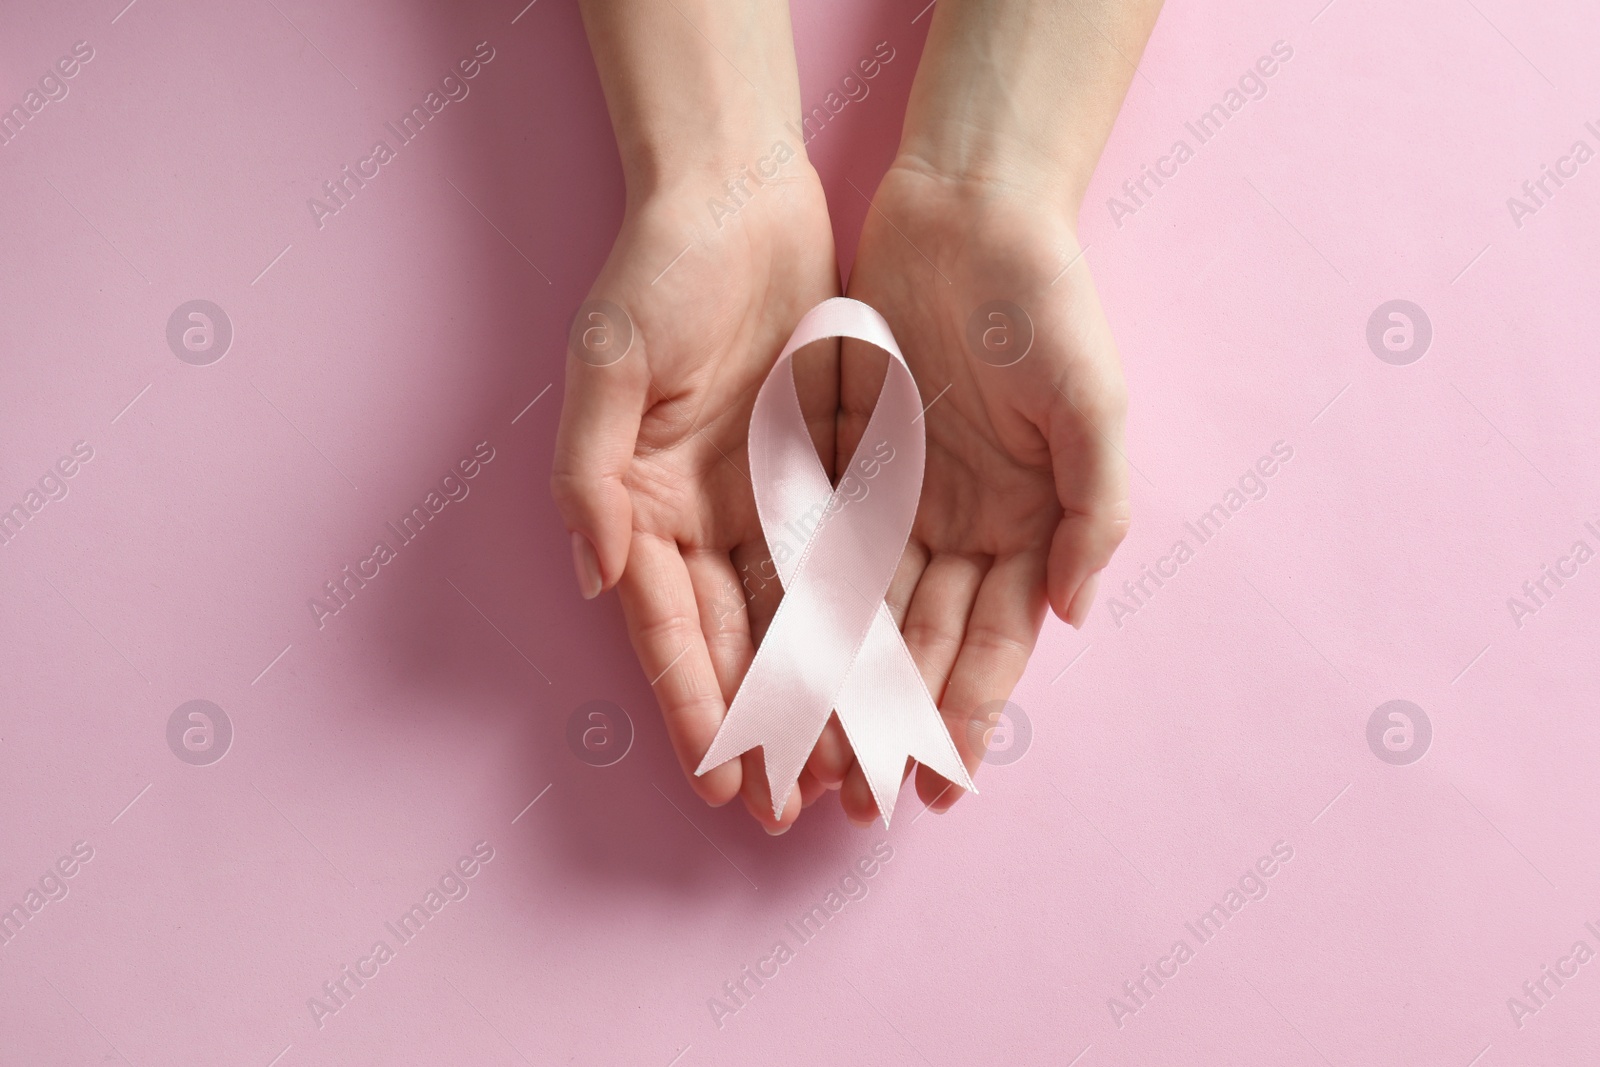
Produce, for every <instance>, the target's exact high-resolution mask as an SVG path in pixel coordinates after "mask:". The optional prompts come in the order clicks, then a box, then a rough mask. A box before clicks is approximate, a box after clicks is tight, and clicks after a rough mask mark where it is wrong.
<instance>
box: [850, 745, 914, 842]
mask: <svg viewBox="0 0 1600 1067" xmlns="http://www.w3.org/2000/svg"><path fill="white" fill-rule="evenodd" d="M914 766H916V764H914V763H912V762H911V760H909V759H908V760H906V768H905V771H904V772H903V773H902V774H901V775H900V783H901V784H902V785H904V784H905V780H906V778H907V776H909V775H910V773H911V769H912V768H913V767H914ZM839 806H840V807H841V808H843V809H844V814H845V817H846V818H847V819H849V820H850V821H851V822H852V823H854V824H855V825H857V826H861V827H866V826H871V825H872V822H873V820H874V819H876V818H877V817H878V801H877V799H876V798H875V797H873V795H872V787H871V786H870V785H868V784H867V776H866V774H865V773H864V772H863V771H862V770H861V765H860V764H859V763H852V764H851V765H850V773H849V774H848V775H846V776H845V780H844V784H843V785H842V786H840V787H839Z"/></svg>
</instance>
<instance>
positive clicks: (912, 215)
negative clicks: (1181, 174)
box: [813, 156, 1129, 821]
mask: <svg viewBox="0 0 1600 1067" xmlns="http://www.w3.org/2000/svg"><path fill="white" fill-rule="evenodd" d="M1080 251H1081V250H1080V249H1079V246H1078V242H1077V238H1076V236H1075V234H1074V227H1073V224H1072V219H1071V218H1070V217H1068V213H1067V211H1066V210H1065V209H1064V208H1062V207H1056V206H1053V205H1052V202H1051V201H1050V200H1049V199H1048V198H1045V197H1040V196H1037V195H1034V194H1032V193H1031V192H1030V191H1029V190H1028V189H1027V188H1026V187H1025V186H1022V185H1018V184H1011V183H992V182H985V181H966V180H956V179H950V178H948V177H945V176H943V175H941V174H940V173H938V172H937V171H935V170H933V169H932V168H930V167H928V166H927V165H926V164H925V163H924V162H922V161H920V160H917V159H915V158H914V157H906V156H902V157H901V159H900V160H898V161H897V162H896V164H895V165H894V166H893V167H891V168H890V170H889V172H888V174H887V175H886V176H885V177H884V179H883V182H882V184H881V185H880V186H879V187H878V191H877V195H876V196H875V197H874V200H873V206H872V210H871V212H870V213H869V215H868V218H867V222H866V225H865V227H864V228H863V231H862V235H861V245H860V249H859V251H858V252H857V256H856V263H855V269H854V271H853V272H852V274H851V278H850V292H849V295H850V296H852V297H855V298H856V299H859V300H862V301H864V302H866V303H868V304H870V305H871V306H873V307H874V308H877V309H878V311H879V312H881V313H882V314H883V316H884V318H885V319H887V320H888V322H889V325H890V327H891V328H892V329H893V331H894V335H895V338H896V340H897V341H898V342H899V344H900V348H901V350H902V351H903V352H904V353H905V356H906V360H907V362H908V363H909V365H910V367H911V370H912V373H913V375H915V377H916V379H917V383H918V385H919V387H920V388H921V391H922V397H923V402H924V403H925V404H926V405H927V409H926V411H925V413H924V416H923V419H924V422H925V424H926V427H927V440H928V459H927V471H926V474H925V476H924V481H923V489H922V499H921V502H920V504H919V506H918V509H917V517H916V522H915V525H914V526H913V528H912V533H911V542H910V544H909V545H908V546H907V549H906V554H905V556H904V557H903V559H902V560H901V564H900V568H899V571H898V572H897V574H896V576H895V579H894V582H893V584H892V585H891V587H890V591H889V598H888V600H889V605H890V608H891V609H892V610H893V611H894V613H895V615H896V617H897V619H898V620H899V622H900V625H901V628H902V629H903V630H904V632H905V637H906V644H907V646H908V647H909V648H910V649H911V653H912V657H913V658H914V659H915V660H916V661H917V663H918V665H919V666H920V667H921V668H922V672H923V677H924V679H925V680H926V681H927V684H928V689H929V691H930V692H931V693H932V694H933V695H934V698H935V700H936V702H937V703H938V705H939V709H940V712H941V713H942V714H943V716H944V719H945V724H946V726H947V727H948V728H949V730H950V734H951V737H952V738H953V739H954V740H955V742H956V747H957V749H958V750H959V751H960V752H961V754H962V757H963V759H964V760H965V762H966V765H967V768H968V770H969V771H976V770H977V766H978V764H979V763H980V762H981V761H982V757H983V752H984V746H985V738H986V735H985V727H992V726H993V720H992V719H991V718H990V717H989V715H990V713H992V712H993V711H994V710H995V708H996V707H997V706H998V705H997V704H996V703H995V702H998V701H1002V700H1004V699H1006V698H1007V697H1008V696H1009V695H1010V693H1011V690H1012V687H1013V686H1014V685H1015V684H1016V682H1017V681H1018V679H1019V678H1020V677H1021V676H1022V671H1023V668H1024V667H1025V666H1026V665H1027V662H1028V656H1029V654H1030V653H1031V652H1032V650H1033V645H1034V641H1035V639H1036V638H1037V637H1038V634H1039V628H1040V626H1041V625H1042V623H1043V620H1044V613H1045V606H1046V604H1047V603H1048V604H1049V605H1050V606H1051V607H1053V608H1054V609H1055V612H1056V614H1057V615H1059V616H1060V617H1061V618H1062V619H1064V620H1066V621H1067V622H1069V623H1071V624H1072V625H1074V626H1081V625H1082V623H1083V620H1084V618H1085V617H1086V616H1087V614H1088V611H1089V607H1090V605H1091V603H1092V600H1093V597H1094V588H1095V576H1096V575H1097V574H1098V572H1099V571H1100V569H1101V568H1102V567H1104V566H1105V565H1106V563H1107V561H1108V560H1109V559H1110V557H1111V554H1112V552H1113V551H1114V550H1115V549H1116V547H1117V545H1118V544H1119V543H1120V542H1121V541H1122V538H1123V535H1124V534H1125V532H1126V531H1127V528H1128V518H1129V512H1128V486H1127V464H1126V461H1125V459H1124V457H1123V455H1122V432H1123V414H1124V410H1125V406H1126V400H1125V396H1124V392H1123V383H1122V374H1121V369H1120V365H1119V362H1118V358H1117V349H1116V345H1115V343H1114V342H1113V340H1112V337H1111V331H1110V329H1109V327H1108V326H1107V324H1106V320H1105V316H1104V315H1103V314H1102V312H1101V310H1100V303H1099V299H1098V297H1097V296H1096V295H1095V291H1094V284H1093V282H1092V281H1091V280H1090V277H1089V271H1088V266H1087V264H1086V263H1085V262H1084V261H1083V259H1082V257H1081V254H1080ZM884 367H885V358H884V356H883V355H882V354H881V353H878V352H876V351H874V350H872V349H869V348H868V347H867V346H860V347H859V348H858V347H856V346H854V345H853V344H846V346H845V348H844V350H843V355H842V358H841V367H840V370H841V384H840V400H841V405H842V409H843V410H842V412H841V422H840V427H839V440H838V444H839V451H838V463H839V464H840V466H841V468H842V466H843V464H845V463H846V462H848V461H849V458H850V455H851V454H852V452H853V450H854V449H855V447H856V444H857V442H858V441H859V440H860V437H861V434H862V433H863V431H864V430H865V428H866V423H867V419H868V417H869V416H870V415H871V412H872V408H873V405H874V404H875V403H876V399H877V393H878V389H879V387H880V386H881V384H882V381H883V375H884ZM825 759H826V754H825V753H823V752H822V751H821V750H819V752H818V754H817V755H816V756H814V757H813V764H814V765H815V766H814V767H813V774H814V775H817V776H820V777H824V778H832V777H833V776H835V775H837V774H838V773H839V768H838V764H837V763H834V764H832V765H831V766H822V765H821V764H822V762H823V761H824V760H825ZM917 792H918V794H919V795H920V796H921V798H922V800H923V801H924V803H927V804H929V805H931V806H933V807H934V809H935V810H936V811H942V810H945V809H947V808H948V807H949V806H950V805H951V804H953V803H954V802H955V800H956V799H957V798H958V797H959V795H960V794H961V790H960V789H958V788H956V787H954V786H951V785H949V784H948V783H947V782H945V781H944V780H943V779H942V778H940V777H939V776H937V775H935V774H933V773H932V772H930V771H928V770H927V769H926V768H921V769H919V771H918V777H917ZM840 799H841V802H842V803H843V805H844V807H845V810H846V812H847V813H848V814H849V815H850V817H851V818H852V819H854V820H857V821H864V820H868V819H871V818H872V817H873V816H874V815H875V813H876V807H875V805H874V803H873V800H872V794H871V792H870V791H869V790H868V788H867V783H866V780H865V778H864V777H863V776H862V774H861V771H860V770H859V768H856V767H853V766H852V767H850V768H849V770H848V772H847V774H846V775H845V781H844V785H843V789H842V791H841V794H840Z"/></svg>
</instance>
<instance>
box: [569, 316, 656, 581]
mask: <svg viewBox="0 0 1600 1067" xmlns="http://www.w3.org/2000/svg"><path fill="white" fill-rule="evenodd" d="M643 347H644V346H643V341H642V339H640V338H639V337H637V336H636V335H635V331H634V327H633V323H632V321H631V320H630V319H629V317H628V315H627V312H626V311H624V310H623V309H622V308H620V307H618V306H617V305H616V304H613V303H610V302H609V301H597V300H589V301H585V303H584V305H583V306H582V307H581V308H579V309H578V314H577V315H576V316H575V317H574V319H573V323H572V329H571V331H570V333H569V335H568V343H567V374H566V394H565V397H564V399H563V400H562V403H561V425H560V428H559V429H558V430H557V431H556V447H555V459H554V462H553V463H552V469H551V474H550V491H551V494H552V495H553V496H554V497H555V501H556V506H557V507H558V508H560V510H561V517H562V519H563V520H565V522H566V525H567V529H568V531H570V532H571V534H572V556H573V569H574V570H575V571H576V573H577V578H578V589H579V591H580V592H581V593H582V594H583V595H584V597H585V598H589V599H592V598H593V597H595V596H597V595H598V594H599V593H600V592H601V591H602V590H605V589H609V588H611V587H612V586H613V585H615V584H616V582H617V580H618V579H619V578H621V577H622V570H623V567H624V566H625V565H626V563H627V559H628V547H629V544H630V543H631V540H632V533H633V504H632V500H631V499H630V497H629V495H628V489H627V486H626V484H625V483H624V478H625V477H626V475H627V473H628V468H629V465H630V464H631V463H632V462H633V456H634V448H635V445H636V444H637V441H638V437H639V420H640V418H641V416H642V413H643V411H644V395H645V390H646V387H647V383H648V381H649V375H648V372H647V371H646V368H645V360H644V357H643V353H642V351H641V350H642V348H643Z"/></svg>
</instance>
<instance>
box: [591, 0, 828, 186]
mask: <svg viewBox="0 0 1600 1067" xmlns="http://www.w3.org/2000/svg"><path fill="white" fill-rule="evenodd" d="M582 10H583V20H584V25H585V27H586V28H587V30H588V34H589V44H590V47H591V49H592V50H593V52H594V59H595V66H596V67H597V68H598V70H599V72H600V82H601V85H602V87H603V88H604V90H605V96H606V105H607V107H608V108H609V110H610V112H611V122H612V126H613V128H614V129H615V131H616V137H617V148H618V150H619V152H620V153H621V155H622V165H623V171H624V175H625V177H626V180H627V184H628V195H629V197H630V198H635V197H638V196H641V195H645V194H648V193H649V192H652V191H654V190H655V189H657V188H659V187H660V186H661V185H662V184H664V183H670V182H674V181H677V180H680V179H682V178H684V177H685V176H694V177H696V178H699V177H714V176H716V175H718V174H721V173H723V172H725V171H730V170H737V169H738V168H739V167H741V166H743V165H745V164H748V163H750V162H751V161H752V160H753V159H755V158H756V157H757V156H759V155H761V154H764V153H765V152H767V150H769V149H770V148H771V147H772V145H773V143H774V141H775V140H778V139H784V140H789V141H794V140H795V138H793V137H792V136H788V135H787V134H786V133H785V131H784V126H785V123H788V122H792V121H795V120H796V119H797V118H798V116H799V113H800V89H799V80H798V75H797V73H796V69H795V59H794V39H793V33H792V31H791V29H790V24H789V7H788V4H787V3H786V2H785V0H582ZM793 147H794V150H795V151H796V152H797V153H799V152H803V149H802V148H801V147H800V146H799V145H798V144H795V145H794V146H793Z"/></svg>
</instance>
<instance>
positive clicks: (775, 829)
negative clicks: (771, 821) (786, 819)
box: [761, 822, 794, 837]
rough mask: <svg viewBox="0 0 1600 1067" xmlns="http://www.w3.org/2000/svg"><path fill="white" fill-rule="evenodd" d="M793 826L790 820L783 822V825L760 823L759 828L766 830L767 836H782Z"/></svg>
mask: <svg viewBox="0 0 1600 1067" xmlns="http://www.w3.org/2000/svg"><path fill="white" fill-rule="evenodd" d="M793 826H794V823H792V822H791V823H785V824H784V825H783V826H768V825H767V824H766V823H762V824H761V828H762V829H763V830H765V831H766V832H767V835H768V836H769V837H782V836H783V835H784V834H786V833H788V832H789V830H790V829H791V828H792V827H793Z"/></svg>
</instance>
